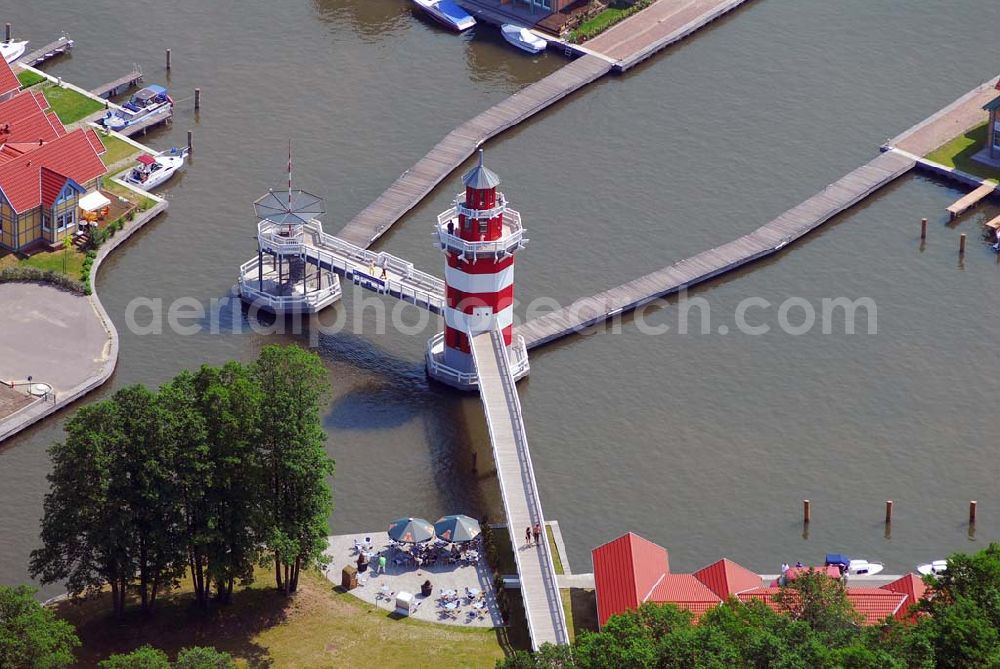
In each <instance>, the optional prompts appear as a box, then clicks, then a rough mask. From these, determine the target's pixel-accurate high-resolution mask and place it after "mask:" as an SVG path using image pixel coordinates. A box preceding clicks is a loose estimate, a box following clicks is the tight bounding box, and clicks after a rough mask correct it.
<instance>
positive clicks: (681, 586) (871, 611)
mask: <svg viewBox="0 0 1000 669" xmlns="http://www.w3.org/2000/svg"><path fill="white" fill-rule="evenodd" d="M593 560H594V585H595V588H596V595H597V617H598V621H599V622H600V624H601V625H602V626H603V625H604V624H605V623H606V622H607V621H608V618H610V617H611V616H613V615H618V614H620V613H625V612H626V611H630V610H634V609H637V608H639V606H640V605H641V604H643V603H645V602H657V603H671V604H676V605H677V606H680V607H681V608H685V609H687V610H689V611H691V613H693V614H694V616H695V620H697V619H698V618H700V617H701V616H702V615H703V614H704V613H705V612H706V611H708V610H710V609H711V608H712V607H714V606H718V605H719V603H720V602H722V601H724V600H726V599H728V598H729V597H736V598H737V599H738V600H739V601H741V602H751V601H754V600H759V601H762V602H764V603H765V604H767V605H768V606H769V607H771V608H772V609H774V610H775V611H778V610H779V608H778V604H777V603H776V602H775V601H774V596H775V595H776V594H778V593H779V592H780V591H781V589H780V588H779V587H778V584H777V583H772V584H771V585H770V586H763V585H762V580H761V577H760V575H758V574H755V573H754V572H752V571H750V570H749V569H747V568H745V567H743V566H741V565H739V564H737V563H735V562H733V561H732V560H727V559H722V560H719V561H718V562H714V563H712V564H710V565H708V566H707V567H703V568H702V569H699V570H698V571H696V572H694V573H693V574H671V573H670V566H669V562H668V560H667V549H665V548H663V547H662V546H659V545H657V544H655V543H653V542H652V541H648V540H646V539H643V538H642V537H640V536H638V535H636V534H632V533H631V532H630V533H628V534H626V535H624V536H621V537H619V538H617V539H615V540H614V541H611V542H609V543H606V544H604V545H603V546H599V547H597V548H595V549H594V551H593ZM809 569H815V570H816V571H819V572H820V573H822V574H825V575H827V576H829V577H831V578H834V579H837V580H839V579H840V570H839V569H838V568H837V567H831V568H829V569H827V568H826V567H816V568H810V567H806V568H798V569H796V568H792V569H790V570H788V571H787V572H785V576H786V577H788V579H789V580H791V579H794V578H795V576H797V575H799V574H801V573H803V572H805V571H807V570H809ZM924 590H925V588H924V584H923V582H922V581H921V580H920V578H919V577H917V576H914V575H912V574H909V575H907V576H904V577H902V578H900V579H898V580H896V581H894V582H892V583H890V584H888V585H885V586H883V587H881V588H853V587H848V588H847V589H846V593H847V599H848V600H849V601H850V602H851V604H852V605H853V606H854V608H855V610H857V611H858V613H860V614H861V615H862V616H863V617H864V622H865V624H868V625H873V624H875V623H878V622H880V621H882V620H884V619H885V618H886V617H888V616H895V617H896V618H900V619H902V618H906V617H907V616H908V609H909V607H910V606H911V605H912V604H914V603H915V602H917V601H919V600H920V598H921V597H923V594H924Z"/></svg>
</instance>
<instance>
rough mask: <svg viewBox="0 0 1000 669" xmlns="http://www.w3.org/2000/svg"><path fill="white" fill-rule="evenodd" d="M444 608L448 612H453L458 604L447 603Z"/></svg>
mask: <svg viewBox="0 0 1000 669" xmlns="http://www.w3.org/2000/svg"><path fill="white" fill-rule="evenodd" d="M444 608H446V609H448V610H449V611H454V610H455V609H457V608H458V602H448V603H447V604H445V605H444Z"/></svg>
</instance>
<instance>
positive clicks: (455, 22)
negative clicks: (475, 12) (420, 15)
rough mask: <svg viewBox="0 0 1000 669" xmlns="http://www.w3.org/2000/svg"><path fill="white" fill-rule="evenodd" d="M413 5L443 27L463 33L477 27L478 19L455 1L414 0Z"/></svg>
mask: <svg viewBox="0 0 1000 669" xmlns="http://www.w3.org/2000/svg"><path fill="white" fill-rule="evenodd" d="M413 4H414V5H416V6H417V7H418V8H419V9H421V10H423V12H424V13H425V14H427V15H428V16H430V17H431V18H432V19H434V20H435V21H437V22H438V23H440V24H441V25H443V26H445V27H446V28H449V29H451V30H454V31H456V32H463V31H465V30H468V29H469V28H471V27H472V26H474V25H476V19H474V18H473V17H472V15H471V14H469V12H467V11H465V10H464V9H462V8H461V7H459V6H458V3H456V2H455V1H454V0H413Z"/></svg>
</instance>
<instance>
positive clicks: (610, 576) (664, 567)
mask: <svg viewBox="0 0 1000 669" xmlns="http://www.w3.org/2000/svg"><path fill="white" fill-rule="evenodd" d="M592 555H593V559H594V583H595V588H596V592H597V618H598V621H599V622H600V624H601V625H603V624H604V623H605V622H607V620H608V618H610V617H611V616H613V615H616V614H618V613H622V612H624V611H628V610H631V609H636V608H639V605H640V604H642V603H643V602H645V601H648V600H649V598H650V596H651V595H652V594H653V590H654V589H655V588H656V587H657V586H658V585H659V584H660V583H661V582H662V581H663V579H664V577H665V576H666V575H667V573H668V572H669V571H670V560H669V557H668V555H667V549H666V548H664V547H663V546H659V545H657V544H654V543H653V542H652V541H649V540H647V539H643V538H642V537H640V536H639V535H638V534H633V533H632V532H629V533H628V534H625V535H622V536H620V537H618V538H617V539H615V540H614V541H610V542H608V543H606V544H604V545H603V546H598V547H597V548H595V549H594V550H593V553H592Z"/></svg>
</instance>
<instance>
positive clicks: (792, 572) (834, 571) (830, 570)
mask: <svg viewBox="0 0 1000 669" xmlns="http://www.w3.org/2000/svg"><path fill="white" fill-rule="evenodd" d="M810 571H817V572H819V573H821V574H826V575H827V576H829V577H830V578H833V579H838V580H839V579H840V576H841V574H840V567H838V566H836V565H832V564H830V565H825V566H820V567H791V568H790V569H788V570H786V571H785V574H784V576H785V578H786V579H787V580H789V581H794V580H795V578H796V577H797V576H799V575H800V574H806V573H808V572H810ZM777 586H778V581H772V582H771V587H777Z"/></svg>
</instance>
